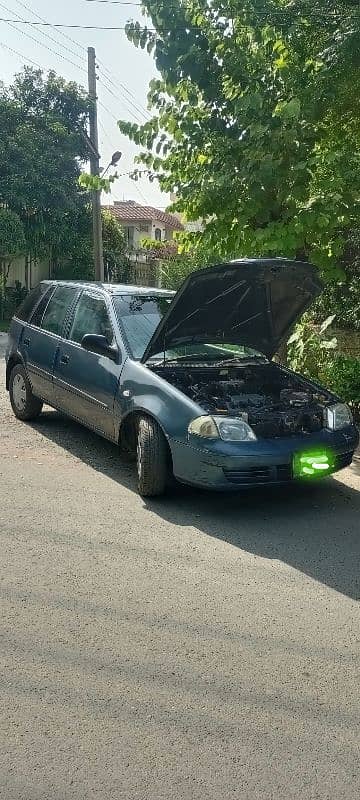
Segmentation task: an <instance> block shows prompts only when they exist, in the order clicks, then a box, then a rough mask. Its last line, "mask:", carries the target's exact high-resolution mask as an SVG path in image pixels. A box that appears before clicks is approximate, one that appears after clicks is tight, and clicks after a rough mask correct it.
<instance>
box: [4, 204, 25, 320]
mask: <svg viewBox="0 0 360 800" xmlns="http://www.w3.org/2000/svg"><path fill="white" fill-rule="evenodd" d="M25 248H26V243H25V234H24V226H23V224H22V222H21V220H20V217H19V216H18V215H17V214H15V212H14V211H10V210H9V209H8V208H0V299H1V319H3V315H4V299H5V289H6V284H7V279H8V276H9V270H10V267H11V264H12V262H13V260H14V259H15V258H17V257H18V256H20V255H22V254H23V253H24V252H25Z"/></svg>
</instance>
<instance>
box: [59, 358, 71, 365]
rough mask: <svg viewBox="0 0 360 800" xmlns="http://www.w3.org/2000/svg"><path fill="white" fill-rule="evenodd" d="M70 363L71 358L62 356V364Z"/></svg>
mask: <svg viewBox="0 0 360 800" xmlns="http://www.w3.org/2000/svg"><path fill="white" fill-rule="evenodd" d="M69 361H70V356H61V358H60V364H68V363H69Z"/></svg>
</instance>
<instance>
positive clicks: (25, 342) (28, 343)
mask: <svg viewBox="0 0 360 800" xmlns="http://www.w3.org/2000/svg"><path fill="white" fill-rule="evenodd" d="M23 344H24V345H25V347H29V345H30V339H29V338H28V337H27V336H26V337H25V339H23Z"/></svg>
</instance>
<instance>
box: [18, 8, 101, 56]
mask: <svg viewBox="0 0 360 800" xmlns="http://www.w3.org/2000/svg"><path fill="white" fill-rule="evenodd" d="M15 2H16V3H17V4H18V5H20V6H22V7H23V8H25V9H26V10H27V11H32V13H33V15H34V17H37V19H39V20H41V22H47V20H46V19H44V17H41V16H40V14H38V13H37V11H34V9H33V8H30V7H29V6H26V5H25V3H23V2H22V0H15ZM49 24H51V23H49ZM51 27H54V26H53V25H51ZM54 30H56V29H54ZM58 33H59V34H60V36H62V37H63V38H64V39H67V40H68V42H71V43H72V44H75V45H76V47H80V50H84V51H85V52H86V47H84V45H83V44H81V43H80V42H77V41H76V39H72V37H71V36H68V34H67V33H63V31H58Z"/></svg>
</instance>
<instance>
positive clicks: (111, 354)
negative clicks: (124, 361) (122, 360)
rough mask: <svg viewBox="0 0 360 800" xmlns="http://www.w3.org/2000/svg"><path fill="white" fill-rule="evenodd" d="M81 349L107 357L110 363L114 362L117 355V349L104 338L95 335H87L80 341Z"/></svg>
mask: <svg viewBox="0 0 360 800" xmlns="http://www.w3.org/2000/svg"><path fill="white" fill-rule="evenodd" d="M81 347H83V348H84V350H88V351H89V352H90V353H97V354H98V355H99V356H107V357H108V358H111V360H112V361H116V360H117V358H118V355H119V351H118V349H117V347H114V346H113V345H111V344H109V342H108V340H107V338H106V336H98V334H97V333H87V334H86V336H84V337H83V338H82V340H81Z"/></svg>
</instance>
